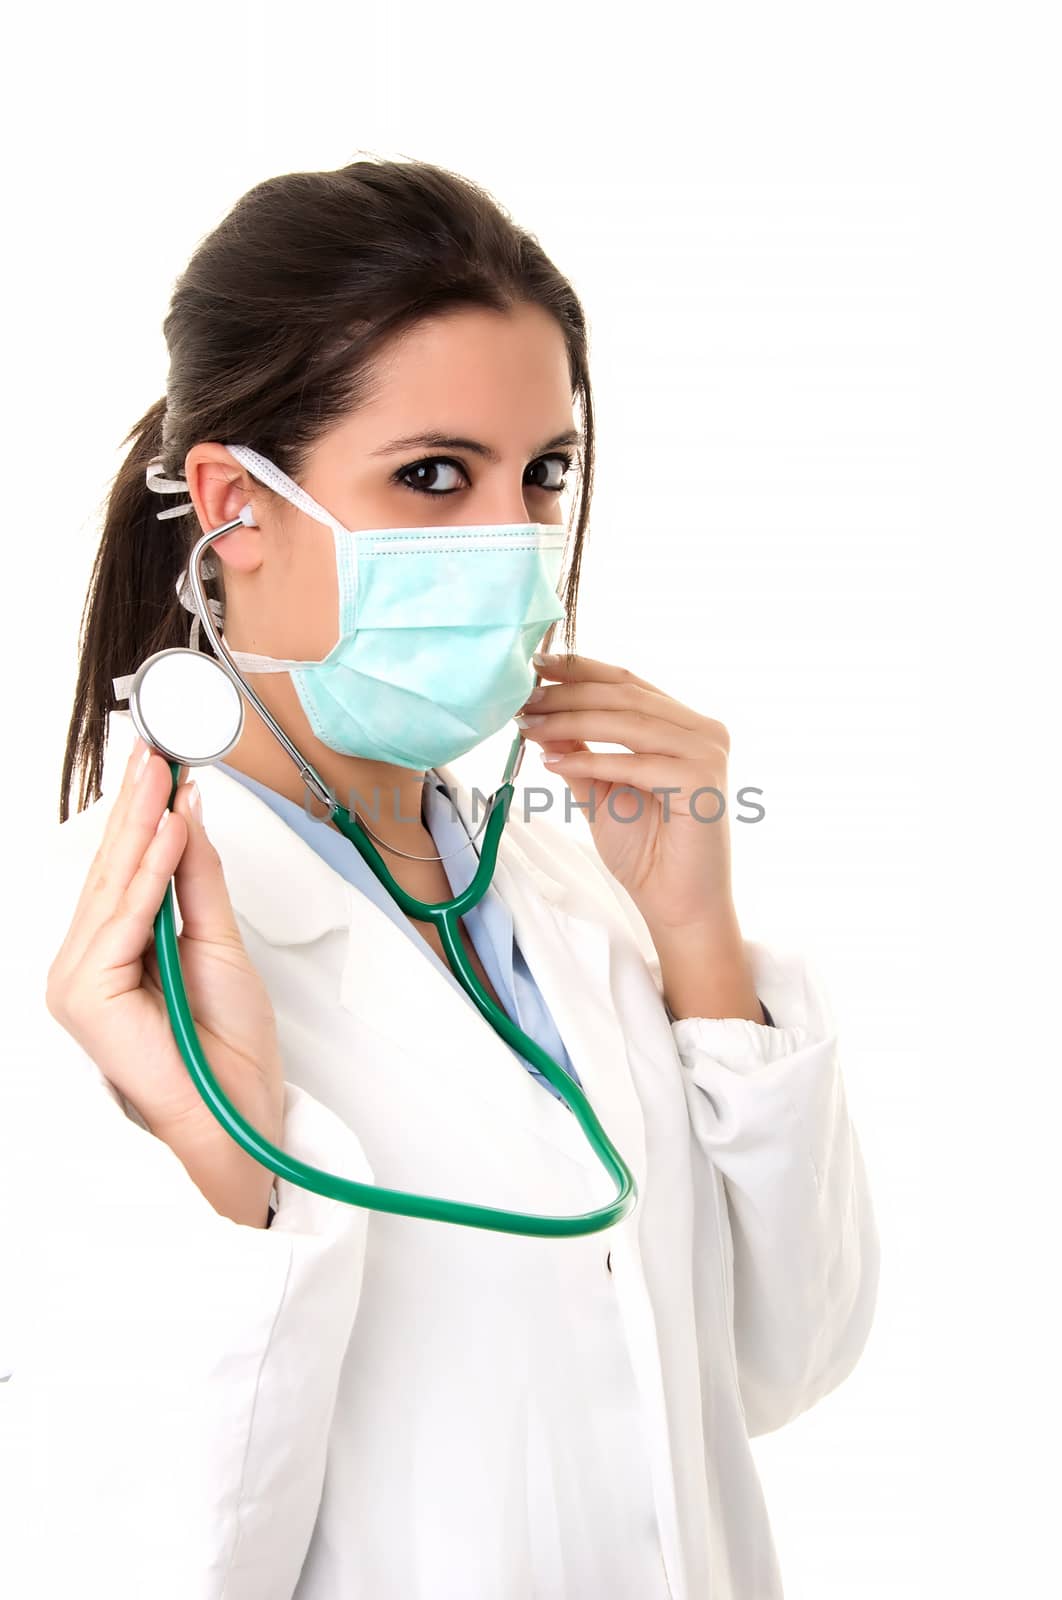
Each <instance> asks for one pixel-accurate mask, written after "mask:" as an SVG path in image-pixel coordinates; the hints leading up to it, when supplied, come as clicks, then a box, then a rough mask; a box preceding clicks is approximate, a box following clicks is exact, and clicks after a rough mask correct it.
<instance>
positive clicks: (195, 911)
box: [176, 783, 243, 945]
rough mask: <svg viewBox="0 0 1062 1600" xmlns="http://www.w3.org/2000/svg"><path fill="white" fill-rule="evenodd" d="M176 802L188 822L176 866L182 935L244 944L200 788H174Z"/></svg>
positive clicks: (190, 937) (188, 785) (189, 786)
mask: <svg viewBox="0 0 1062 1600" xmlns="http://www.w3.org/2000/svg"><path fill="white" fill-rule="evenodd" d="M176 806H177V810H178V812H179V814H180V815H181V817H182V818H183V819H184V820H185V822H186V823H187V825H188V843H187V845H186V846H185V850H184V854H183V855H182V856H181V859H180V863H179V865H178V867H177V874H176V890H177V904H178V905H179V906H180V909H181V937H182V938H184V939H204V940H208V941H209V942H210V943H212V944H238V945H242V944H243V936H242V935H241V933H240V930H239V925H238V924H237V921H236V914H235V912H234V911H233V909H232V901H231V900H230V898H229V890H228V885H227V884H226V882H225V873H224V870H223V868H222V865H221V857H220V855H219V854H218V852H217V849H216V848H215V846H214V844H213V843H212V842H211V840H210V839H209V838H208V836H207V832H206V828H205V826H204V823H203V813H202V803H201V800H200V798H199V788H198V785H197V784H195V783H185V784H182V785H181V787H180V788H179V789H178V791H177V801H176Z"/></svg>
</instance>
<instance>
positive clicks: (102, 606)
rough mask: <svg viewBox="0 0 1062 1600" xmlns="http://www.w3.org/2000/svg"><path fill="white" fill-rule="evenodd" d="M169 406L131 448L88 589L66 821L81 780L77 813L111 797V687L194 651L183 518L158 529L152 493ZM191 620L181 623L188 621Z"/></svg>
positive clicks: (134, 436)
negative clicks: (187, 647) (148, 663)
mask: <svg viewBox="0 0 1062 1600" xmlns="http://www.w3.org/2000/svg"><path fill="white" fill-rule="evenodd" d="M165 415H166V401H165V400H158V401H156V402H155V404H154V405H153V406H152V407H151V408H150V410H148V411H147V412H145V414H144V416H143V417H141V419H140V421H139V422H138V423H136V424H135V426H134V427H133V428H132V429H131V430H130V432H129V433H128V434H127V435H126V437H125V439H123V441H122V443H123V445H128V444H132V448H131V450H130V451H129V454H128V455H127V456H126V458H125V460H124V461H123V463H122V465H121V467H120V468H119V470H118V474H117V476H116V478H115V480H114V484H113V487H112V489H111V493H110V495H109V497H108V500H107V514H106V518H105V520H104V525H103V535H102V538H101V539H100V546H99V550H98V551H97V553H96V560H95V563H94V565H93V568H92V575H91V577H90V579H89V586H88V594H87V596H86V598H85V605H84V609H83V611H82V615H81V631H80V635H79V640H78V653H79V663H78V676H77V688H76V690H75V693H74V705H73V710H72V712H71V715H70V725H69V728H68V730H67V739H66V754H65V757H64V760H63V770H62V777H61V779H60V786H59V821H60V822H65V821H66V819H67V817H68V815H69V812H70V793H71V789H72V786H73V781H74V776H75V773H77V774H79V775H80V784H79V790H78V803H77V809H78V811H83V810H84V809H85V807H86V806H88V805H91V804H92V803H93V802H94V801H96V800H98V799H99V798H100V796H101V794H102V792H103V788H102V779H103V758H104V752H105V749H106V743H107V721H108V717H109V715H110V712H111V711H112V710H114V709H115V707H116V706H117V704H118V702H117V701H116V699H115V696H114V687H113V684H112V682H111V680H112V679H113V678H117V677H120V676H122V675H123V674H124V673H129V672H135V671H136V669H137V667H138V666H139V665H140V663H141V662H142V661H143V660H144V659H145V657H147V656H149V655H152V654H153V653H154V652H155V651H156V650H164V649H166V648H167V647H168V646H170V645H182V644H185V643H186V642H187V641H186V637H185V635H186V631H187V630H186V627H185V623H186V621H187V619H186V618H185V614H184V611H183V610H182V608H181V606H180V602H179V601H178V599H177V595H176V588H175V586H176V582H177V577H178V574H179V573H180V570H181V567H182V566H183V564H184V557H185V550H184V541H183V540H182V538H181V535H180V533H179V532H178V531H177V529H175V527H174V523H175V522H177V521H179V519H177V518H172V519H167V520H166V521H163V522H159V521H158V520H157V518H156V515H155V513H156V511H157V509H158V507H159V505H160V501H159V497H158V495H157V494H155V493H154V492H153V491H152V490H151V489H149V488H148V486H147V483H146V481H145V473H146V470H147V466H148V463H149V462H150V461H152V460H154V459H155V458H156V457H157V456H159V455H161V453H162V429H163V421H164V418H165ZM182 619H183V620H182Z"/></svg>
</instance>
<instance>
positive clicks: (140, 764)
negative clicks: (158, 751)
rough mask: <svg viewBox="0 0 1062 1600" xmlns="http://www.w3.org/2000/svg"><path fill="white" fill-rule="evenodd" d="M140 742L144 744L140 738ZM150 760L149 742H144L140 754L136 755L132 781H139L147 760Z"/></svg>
mask: <svg viewBox="0 0 1062 1600" xmlns="http://www.w3.org/2000/svg"><path fill="white" fill-rule="evenodd" d="M140 742H141V744H144V741H143V740H141V741H140ZM150 760H151V746H150V745H149V744H144V748H143V750H141V752H140V755H139V756H138V757H137V763H136V769H135V771H134V773H133V782H134V783H139V782H140V780H141V778H142V777H143V776H144V768H145V767H146V766H147V764H148V762H149V761H150Z"/></svg>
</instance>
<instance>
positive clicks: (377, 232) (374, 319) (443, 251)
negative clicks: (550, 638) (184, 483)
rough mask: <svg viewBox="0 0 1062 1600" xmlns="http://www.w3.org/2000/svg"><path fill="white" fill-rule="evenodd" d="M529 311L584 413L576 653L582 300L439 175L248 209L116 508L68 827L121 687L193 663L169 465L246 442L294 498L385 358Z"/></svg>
mask: <svg viewBox="0 0 1062 1600" xmlns="http://www.w3.org/2000/svg"><path fill="white" fill-rule="evenodd" d="M521 302H531V303H534V304H537V305H539V306H542V307H543V308H544V309H545V310H546V311H549V312H551V313H552V314H553V316H554V317H555V318H556V320H557V322H558V323H559V325H560V327H561V330H562V332H563V334H564V338H565V341H566V344H567V349H568V361H569V368H570V372H571V383H572V394H573V399H574V398H576V397H577V398H578V399H579V402H580V406H581V412H582V415H581V419H580V420H581V425H582V430H583V434H584V438H585V444H584V447H583V460H582V466H581V470H580V473H579V477H580V497H579V505H578V513H577V519H576V523H575V527H574V530H573V532H574V541H573V544H572V547H571V550H570V552H569V558H568V565H567V571H566V577H565V585H564V591H563V596H562V598H563V602H564V606H565V612H566V618H565V644H566V648H567V649H569V650H571V649H572V648H573V646H574V639H575V602H576V595H577V591H578V584H579V568H580V563H581V557H582V547H583V537H584V533H585V530H586V525H587V521H588V519H589V512H590V495H591V491H592V487H593V468H594V416H593V405H592V399H591V392H590V377H589V371H588V337H587V328H586V319H585V317H584V314H583V310H582V307H581V305H580V303H579V301H578V299H577V297H576V295H575V291H574V290H573V288H572V286H571V284H570V283H569V282H568V280H567V279H566V278H565V277H564V276H563V274H562V273H561V272H559V271H558V270H557V268H556V267H555V266H554V265H553V263H552V261H550V260H549V258H548V256H547V255H546V254H545V252H544V251H543V249H542V247H541V245H540V244H539V243H538V240H537V239H536V238H535V237H534V236H533V235H532V234H530V233H528V232H526V231H525V230H524V229H522V228H520V227H518V226H517V225H516V224H515V223H514V222H513V221H512V220H511V218H510V217H509V216H508V214H507V213H506V212H504V211H503V210H502V209H501V208H500V207H499V205H498V204H497V203H496V202H495V201H494V200H493V199H492V198H491V196H490V195H489V194H487V193H486V191H485V190H483V189H481V188H479V187H478V186H477V185H476V184H475V183H473V182H472V181H471V180H469V179H467V178H464V177H461V176H459V175H458V174H457V173H454V172H450V171H447V170H446V169H445V168H443V167H438V166H434V165H432V164H430V163H427V162H418V161H408V162H407V161H401V162H399V161H377V160H364V161H356V162H354V163H352V164H351V165H350V166H346V167H340V168H338V169H337V170H335V171H325V172H292V173H285V174H283V175H282V176H280V177H276V178H269V179H267V180H266V181H265V182H263V183H259V184H256V185H255V187H254V188H252V189H249V190H248V192H247V193H246V194H245V195H243V197H242V198H241V199H240V200H238V201H237V202H236V204H235V206H233V208H232V210H231V211H230V212H229V213H228V215H227V216H226V217H225V218H224V220H223V221H222V222H221V223H220V224H219V225H218V227H216V228H215V229H214V231H213V232H212V233H210V234H208V235H207V237H206V238H205V239H204V240H203V242H202V243H201V244H200V245H199V247H198V249H197V250H196V252H195V254H194V255H193V256H192V258H191V260H190V261H189V263H188V266H187V267H186V268H185V271H184V272H183V273H182V275H181V277H180V278H179V279H178V280H177V284H176V286H175V289H174V293H173V298H172V300H171V302H170V306H169V310H168V312H167V314H166V318H165V321H164V322H163V332H164V334H165V337H166V345H167V348H168V350H169V357H170V367H169V378H168V383H167V393H166V396H165V398H163V399H161V400H157V401H156V402H155V404H154V405H152V406H151V407H150V408H149V409H148V410H147V411H146V412H145V413H144V415H143V416H142V417H141V418H140V420H139V421H138V422H137V423H136V424H135V425H134V427H133V428H132V429H131V430H130V432H129V433H128V434H127V435H126V437H125V439H124V440H123V441H122V443H123V448H124V446H126V445H129V446H131V448H130V449H129V453H128V455H127V456H126V458H125V460H124V462H123V463H122V466H121V467H120V469H119V471H118V473H117V475H116V477H115V479H114V481H113V485H112V487H111V490H110V494H109V496H108V498H107V502H106V512H105V516H104V523H103V533H102V537H101V540H100V546H99V550H98V552H97V555H96V560H95V564H94V566H93V570H92V575H91V578H90V581H89V588H88V594H87V596H86V599H85V606H84V611H83V614H82V618H81V631H80V637H79V665H78V677H77V688H76V691H75V695H74V704H73V710H72V713H71V717H70V726H69V730H68V733H67V743H66V755H65V759H64V762H63V770H62V777H61V781H60V798H59V820H60V822H65V821H66V818H67V816H68V814H69V807H70V792H71V788H72V786H73V780H74V775H75V773H78V772H79V773H80V788H79V799H78V806H77V809H78V810H79V811H81V810H84V808H85V807H86V806H87V805H89V804H91V803H92V802H93V801H94V800H98V799H99V798H100V795H101V793H102V775H103V756H104V750H105V745H106V734H107V718H108V714H109V713H110V711H111V710H112V709H113V708H114V707H115V705H116V704H117V702H116V701H115V698H114V692H113V687H112V683H111V680H112V678H115V677H118V676H120V675H122V674H124V673H128V672H133V671H135V670H136V668H137V667H138V666H139V664H140V662H141V661H143V660H144V659H145V658H146V657H147V656H149V655H151V654H153V653H154V652H155V651H156V650H163V649H166V648H167V647H169V646H171V645H184V644H186V643H187V629H188V621H189V618H188V613H187V612H186V611H185V610H184V609H183V608H182V607H181V605H180V602H179V601H178V599H177V595H176V591H175V585H176V582H177V578H178V575H179V573H180V572H181V570H182V568H183V567H184V565H185V561H186V559H187V555H188V552H189V550H190V549H191V546H192V544H193V543H194V541H195V539H196V537H198V534H199V532H200V530H199V527H198V522H197V519H196V518H195V516H194V515H192V514H189V515H188V516H186V517H173V518H167V519H165V520H164V521H162V522H159V521H158V520H157V518H156V515H155V513H156V512H157V511H158V510H159V509H160V508H162V507H165V506H168V505H174V504H180V503H182V501H186V500H187V496H186V495H185V496H176V495H175V496H173V497H172V498H170V497H166V496H161V497H160V496H159V495H158V494H157V493H156V492H155V491H154V490H151V489H149V488H148V487H147V484H146V483H145V481H144V473H145V468H146V466H147V464H148V462H150V461H152V460H153V459H155V458H156V457H160V456H161V457H162V459H163V464H164V470H163V476H167V477H180V476H182V474H183V470H184V461H185V457H186V456H187V453H188V451H189V450H190V449H191V448H192V446H193V445H195V444H197V443H199V442H201V441H205V440H224V441H233V442H236V443H246V444H249V445H251V446H253V448H254V449H256V450H259V451H261V452H262V454H264V455H267V456H269V457H270V459H271V460H273V461H275V462H276V464H277V466H279V467H280V468H281V469H282V470H283V471H284V472H286V473H288V474H289V476H291V477H293V478H295V479H296V480H297V479H298V477H299V473H300V472H301V471H302V469H303V468H304V466H305V464H306V461H307V459H308V457H309V454H310V452H311V450H312V447H313V445H314V444H315V443H316V441H317V440H318V439H319V438H320V437H321V436H322V435H323V434H324V433H325V432H327V431H328V430H329V429H330V428H331V427H333V426H334V425H336V424H337V423H339V422H340V421H341V420H342V418H343V417H344V416H345V415H347V414H348V413H349V412H350V411H352V410H353V409H355V408H356V407H357V406H358V405H359V404H360V403H362V402H363V401H364V400H365V399H366V398H367V397H368V395H369V393H370V391H371V385H372V379H373V365H372V364H373V361H374V358H375V357H376V356H377V355H378V353H379V352H380V350H381V348H382V346H383V345H384V344H385V343H386V342H387V341H388V340H389V339H391V338H392V337H394V336H396V335H397V334H399V333H400V332H402V331H404V330H406V329H408V328H409V327H411V326H412V325H413V324H414V323H416V322H417V321H419V320H420V319H422V318H424V317H427V316H431V315H434V314H438V313H440V312H442V311H445V310H451V309H456V308H458V307H461V306H486V307H489V308H492V309H494V310H498V311H507V310H511V309H512V308H513V307H515V306H516V305H518V304H520V303H521ZM262 492H264V493H265V492H268V491H264V490H263V491H262ZM208 648H209V647H208Z"/></svg>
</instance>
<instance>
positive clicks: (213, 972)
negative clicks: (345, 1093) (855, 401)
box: [46, 738, 284, 1227]
mask: <svg viewBox="0 0 1062 1600" xmlns="http://www.w3.org/2000/svg"><path fill="white" fill-rule="evenodd" d="M171 781H172V780H171V776H170V768H169V763H168V762H167V761H166V760H165V759H164V758H163V757H162V756H160V755H158V754H152V753H149V752H148V749H147V746H146V745H145V744H144V742H143V740H142V739H139V738H138V739H137V741H136V745H135V747H134V749H133V753H132V755H131V756H130V759H129V762H128V765H127V767H126V771H125V776H124V779H123V782H122V786H121V789H120V791H119V793H118V796H117V798H116V800H115V802H114V805H113V806H112V808H111V812H110V815H109V817H108V819H107V825H106V828H105V830H104V835H103V839H102V841H101V843H100V847H99V849H98V851H97V852H96V856H95V858H94V860H93V862H92V866H91V868H90V869H89V873H88V876H87V878H86V880H85V884H84V887H83V889H82V891H81V896H80V899H79V900H78V903H77V906H76V908H75V911H74V915H73V919H72V921H71V924H70V927H69V929H68V931H67V934H66V937H65V939H64V940H63V944H62V946H61V948H60V949H59V951H58V953H57V955H56V956H55V959H54V960H53V962H52V965H51V967H50V968H49V972H48V984H47V994H46V1002H47V1006H48V1010H49V1011H50V1012H51V1014H52V1016H54V1017H55V1018H56V1019H57V1021H59V1022H60V1023H61V1024H62V1025H63V1027H64V1028H65V1029H66V1030H67V1032H68V1033H70V1034H72V1036H73V1037H74V1038H75V1039H76V1040H77V1041H78V1043H79V1044H80V1045H81V1046H82V1048H83V1049H84V1050H85V1051H86V1052H87V1053H88V1055H90V1056H91V1057H92V1059H93V1060H94V1061H95V1062H96V1064H97V1066H98V1067H99V1068H100V1070H101V1071H102V1072H103V1073H104V1075H105V1076H106V1078H107V1079H108V1080H109V1081H110V1082H111V1083H112V1084H113V1085H114V1087H115V1088H116V1089H117V1090H118V1091H119V1092H120V1093H121V1094H122V1095H124V1096H125V1098H126V1099H127V1100H128V1101H129V1102H130V1103H131V1104H132V1105H133V1106H134V1107H135V1109H136V1110H137V1111H138V1112H139V1114H140V1115H141V1117H143V1119H144V1121H145V1123H146V1124H147V1126H148V1128H149V1129H150V1131H151V1132H152V1133H153V1134H155V1135H156V1136H157V1137H158V1138H160V1139H163V1140H165V1142H166V1143H167V1144H169V1145H170V1146H171V1148H172V1149H173V1150H174V1151H175V1152H176V1154H177V1155H178V1156H179V1157H180V1158H181V1160H182V1161H183V1162H184V1164H185V1166H186V1168H187V1169H188V1171H189V1173H190V1175H191V1176H192V1178H193V1180H194V1181H195V1182H196V1183H197V1185H198V1187H199V1188H200V1189H201V1190H202V1191H203V1193H204V1194H205V1195H206V1197H207V1199H208V1200H210V1202H211V1204H212V1205H213V1206H214V1207H215V1209H216V1210H218V1211H219V1212H221V1213H222V1214H223V1215H226V1216H229V1217H231V1218H232V1220H233V1221H237V1222H250V1223H252V1224H253V1225H256V1226H259V1227H264V1226H265V1222H266V1216H267V1207H268V1195H269V1191H270V1189H271V1187H272V1177H271V1174H270V1173H269V1172H268V1171H267V1170H266V1168H265V1167H263V1166H261V1164H260V1163H259V1162H257V1161H255V1160H254V1158H253V1157H252V1156H249V1155H248V1154H247V1153H246V1152H245V1151H244V1150H242V1149H241V1148H240V1146H239V1145H237V1144H236V1142H235V1140H233V1139H232V1138H231V1137H230V1135H229V1134H228V1133H226V1132H225V1130H224V1129H223V1128H222V1127H221V1125H220V1124H219V1123H218V1121H217V1120H216V1118H215V1117H214V1115H213V1113H212V1112H211V1111H210V1110H209V1109H208V1108H207V1106H206V1105H205V1104H204V1102H203V1100H202V1098H201V1096H200V1094H199V1091H198V1089H197V1088H196V1087H195V1084H194V1083H193V1082H192V1079H191V1077H190V1075H189V1073H188V1069H187V1067H186V1066H185V1064H184V1059H183V1057H182V1056H181V1053H180V1051H179V1049H178V1047H177V1043H176V1041H175V1039H174V1037H173V1033H172V1030H171V1027H170V1022H169V1015H168V1013H167V1010H166V1003H165V1000H164V998H163V994H162V988H161V985H160V981H159V972H158V962H157V958H156V954H155V945H154V937H153V925H154V919H155V916H156V914H157V912H158V909H159V906H160V905H161V903H162V899H163V896H164V894H165V892H166V888H167V885H168V883H169V880H170V878H171V876H174V877H175V886H176V894H177V902H178V905H179V907H180V912H181V918H182V924H183V925H182V931H181V935H180V939H179V949H180V955H181V967H182V970H183V972H184V978H185V984H186V987H187V990H188V999H189V1004H190V1006H191V1009H192V1014H193V1016H194V1018H195V1022H196V1027H197V1029H198V1032H199V1037H200V1041H201V1043H202V1046H203V1049H204V1051H205V1053H206V1056H207V1059H208V1060H209V1062H210V1065H211V1068H212V1070H213V1072H214V1073H215V1075H216V1077H217V1079H218V1081H219V1083H220V1084H221V1086H222V1088H223V1089H224V1090H225V1093H226V1094H227V1095H228V1096H229V1098H230V1099H231V1100H232V1101H233V1102H234V1104H235V1105H236V1106H237V1107H238V1109H239V1110H240V1111H241V1112H242V1113H243V1115H244V1116H245V1117H247V1118H248V1120H249V1121H250V1122H251V1123H252V1124H253V1125H254V1126H255V1127H256V1128H258V1129H259V1130H260V1131H261V1132H262V1133H263V1134H264V1135H265V1137H266V1138H268V1139H269V1140H270V1141H271V1142H273V1143H278V1142H279V1139H280V1134H281V1130H282V1126H283V1106H284V1079H283V1070H282V1066H281V1061H280V1052H279V1047H278V1043H277V1037H276V1025H275V1020H274V1016H273V1009H272V1006H271V1004H270V1000H269V996H268V994H267V993H266V991H265V988H264V986H263V984H262V981H261V979H260V978H259V976H258V973H257V972H256V971H255V969H254V967H253V966H252V964H251V961H250V959H249V958H248V955H247V952H246V950H245V949H244V945H243V940H242V938H241V936H240V932H239V928H238V927H237V924H236V919H235V916H234V914H233V910H232V904H231V901H230V900H229V895H228V890H227V888H226V886H225V879H224V875H223V872H222V867H221V861H220V859H219V857H218V853H217V851H216V850H215V849H214V847H213V845H212V844H211V843H210V841H209V839H208V838H207V836H206V832H205V830H204V827H203V823H202V820H201V819H200V817H199V815H198V814H197V810H196V808H195V807H193V806H191V805H190V804H189V786H188V784H187V783H182V784H181V785H179V787H178V789H177V793H176V796H175V799H174V810H173V812H172V813H170V812H169V811H168V810H167V801H168V798H169V793H170V787H171ZM162 819H164V820H163V825H162V827H161V830H159V831H156V828H157V824H158V823H159V822H160V820H162Z"/></svg>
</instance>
